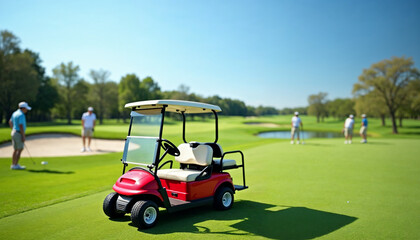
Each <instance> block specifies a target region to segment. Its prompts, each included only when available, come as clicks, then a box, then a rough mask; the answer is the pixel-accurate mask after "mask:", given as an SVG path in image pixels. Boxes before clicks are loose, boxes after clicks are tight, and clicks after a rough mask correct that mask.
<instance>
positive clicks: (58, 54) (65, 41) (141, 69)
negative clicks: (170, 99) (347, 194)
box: [0, 0, 420, 108]
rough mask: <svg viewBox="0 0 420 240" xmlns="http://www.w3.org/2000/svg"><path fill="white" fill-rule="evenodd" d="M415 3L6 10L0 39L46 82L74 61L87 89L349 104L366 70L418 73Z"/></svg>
mask: <svg viewBox="0 0 420 240" xmlns="http://www.w3.org/2000/svg"><path fill="white" fill-rule="evenodd" d="M419 12H420V1H415V0H413V1H405V0H400V1H397V0H395V1H386V0H385V1H359V0H356V1H345V0H338V1H333V0H330V1H325V0H320V1H315V0H297V1H284V0H276V1H266V0H261V1H256V0H255V1H247V0H235V1H229V0H228V1H226V0H223V1H204V0H202V1H176V0H168V1H159V0H158V1H107V0H102V1H80V0H75V1H56V0H55V1H43V0H38V1H29V0H28V1H24V0H15V1H10V0H9V1H5V0H0V30H9V31H11V32H13V33H14V34H15V35H16V36H18V37H19V38H20V39H21V47H22V48H29V49H31V50H33V51H35V52H38V53H40V57H41V59H42V60H43V66H44V67H46V70H47V74H48V75H52V69H53V68H54V67H55V66H57V65H58V64H60V63H62V62H65V63H67V62H69V61H73V62H74V63H75V64H77V65H79V66H80V68H81V71H80V75H81V77H84V78H85V79H86V80H88V81H90V79H89V77H88V72H89V71H90V70H91V69H94V70H99V69H104V70H107V71H109V72H110V73H111V79H112V80H114V81H119V80H120V78H121V77H122V76H124V75H125V74H128V73H135V74H137V75H138V76H139V77H140V78H144V77H146V76H151V77H153V79H154V80H155V81H157V82H158V84H159V85H160V86H161V88H162V90H174V89H177V88H178V87H179V86H180V85H181V84H184V85H186V86H188V87H190V91H191V92H194V93H197V94H200V95H202V96H212V95H219V96H221V97H224V98H234V99H240V100H243V101H244V102H245V103H246V104H249V105H253V106H258V105H265V106H274V107H277V108H283V107H297V106H306V105H307V98H308V96H309V95H310V94H315V93H318V92H321V91H322V92H327V93H328V98H329V99H334V98H338V97H352V95H351V90H352V87H353V84H354V83H356V82H357V79H358V76H359V75H360V74H361V73H362V70H363V69H364V68H368V67H370V65H371V64H373V63H376V62H378V61H381V60H383V59H389V58H391V57H392V56H399V57H400V56H406V57H413V59H414V61H415V62H416V67H417V68H419V63H420V27H419V26H420V14H418V13H419Z"/></svg>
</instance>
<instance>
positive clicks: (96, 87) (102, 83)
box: [89, 69, 111, 124]
mask: <svg viewBox="0 0 420 240" xmlns="http://www.w3.org/2000/svg"><path fill="white" fill-rule="evenodd" d="M110 75H111V74H110V73H109V72H108V71H105V70H102V69H101V70H97V71H95V70H90V72H89V76H90V77H91V78H92V79H93V86H92V97H93V103H94V105H95V108H96V114H97V115H98V117H99V124H102V123H103V119H104V114H105V102H106V97H107V95H106V91H107V89H106V86H107V85H106V83H107V82H108V81H109V76H110Z"/></svg>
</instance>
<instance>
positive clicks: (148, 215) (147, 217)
mask: <svg viewBox="0 0 420 240" xmlns="http://www.w3.org/2000/svg"><path fill="white" fill-rule="evenodd" d="M156 218H157V211H156V209H155V208H154V207H148V208H146V210H145V211H144V214H143V219H144V222H145V223H147V224H152V223H154V222H155V220H156Z"/></svg>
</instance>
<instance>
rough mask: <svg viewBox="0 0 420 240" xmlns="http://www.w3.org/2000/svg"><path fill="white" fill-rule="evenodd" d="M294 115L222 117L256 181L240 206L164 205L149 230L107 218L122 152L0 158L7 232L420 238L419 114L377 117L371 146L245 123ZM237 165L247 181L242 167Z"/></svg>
mask: <svg viewBox="0 0 420 240" xmlns="http://www.w3.org/2000/svg"><path fill="white" fill-rule="evenodd" d="M288 119H290V117H287V118H286V117H272V118H259V119H243V118H222V119H221V120H220V131H221V132H220V136H219V138H220V142H221V144H222V146H223V147H224V150H226V151H228V150H235V149H242V150H244V153H245V157H246V158H245V160H246V174H247V178H246V180H247V185H249V186H250V188H249V189H248V190H245V191H241V192H238V193H237V194H236V195H235V197H236V199H235V204H234V207H233V208H232V209H231V210H229V211H226V212H220V211H215V210H213V209H211V208H206V207H202V208H198V209H195V210H191V211H184V212H181V213H173V214H169V213H167V212H166V211H165V210H164V209H161V210H162V212H161V214H160V221H159V223H158V225H157V226H156V227H155V228H153V229H149V230H144V231H139V230H138V229H137V228H135V227H133V226H131V225H130V219H129V217H125V218H123V219H120V220H118V221H112V220H110V219H108V218H107V217H106V216H105V215H104V214H103V212H102V209H101V208H102V201H103V199H104V198H105V196H106V195H107V194H108V193H109V192H111V191H112V185H113V183H114V182H115V180H116V179H117V178H118V177H119V176H120V174H121V170H122V166H121V163H120V162H119V159H120V158H121V153H114V154H105V155H97V156H83V157H63V158H35V159H34V160H35V161H36V162H38V163H39V162H40V161H48V162H49V164H48V165H47V167H45V168H44V167H43V166H41V165H35V166H33V165H32V164H31V162H30V160H29V159H27V158H26V159H25V158H24V159H22V162H23V163H24V164H25V165H26V166H28V170H27V171H10V169H9V167H10V159H6V158H3V159H0V189H1V191H0V202H1V203H2V204H1V205H0V236H4V237H5V239H64V238H67V239H89V238H91V239H165V240H166V239H245V238H246V239H312V238H320V239H419V238H420V230H418V229H420V222H419V221H418V216H419V215H420V201H418V199H420V188H419V187H418V186H420V178H419V176H420V163H419V157H418V156H420V149H419V148H418V146H419V145H420V138H419V135H418V131H419V129H420V123H419V122H418V121H406V122H405V123H406V125H407V129H404V131H407V133H405V134H402V136H398V138H393V135H392V134H388V133H387V132H388V131H389V130H390V128H386V129H382V127H380V126H378V125H380V124H379V123H380V122H379V121H375V120H371V122H370V124H371V128H370V131H372V133H374V134H377V136H376V137H371V138H369V143H368V144H360V143H358V141H354V144H352V145H345V144H343V141H344V140H343V139H307V140H306V144H305V145H290V144H289V141H287V140H275V139H260V138H258V137H256V136H254V134H255V133H257V132H259V131H264V130H266V128H264V127H257V126H249V125H245V124H242V122H244V121H258V122H276V123H279V124H288V121H289V120H288ZM303 121H304V123H305V122H306V125H305V126H307V128H308V129H310V128H314V129H315V128H316V126H317V125H316V124H315V123H314V119H313V118H307V119H305V118H304V119H303ZM311 125H312V126H311ZM341 125H342V123H341V122H337V123H335V122H333V121H331V122H325V123H321V124H319V125H318V126H319V129H325V130H330V131H332V130H335V129H336V128H338V129H339V130H341V127H342V126H341ZM188 126H190V127H191V131H190V132H191V133H194V134H195V135H197V136H198V137H199V138H205V137H207V136H208V134H211V133H210V132H211V131H210V130H208V129H209V127H210V129H211V127H213V125H212V124H211V123H210V122H206V123H199V122H194V123H193V124H191V125H188ZM188 126H187V127H188ZM71 127H73V126H71ZM177 127H179V125H177V124H173V125H170V126H169V128H168V129H167V130H166V132H165V134H166V135H165V137H166V138H168V139H170V140H171V141H174V142H179V141H181V140H180V138H179V137H177V135H178V133H179V130H178V128H177ZM33 128H46V129H47V130H48V129H50V127H48V126H34V127H33ZM61 128H66V129H65V130H67V126H59V125H57V126H53V127H51V129H54V131H55V130H58V131H59V130H63V129H61ZM77 128H78V126H75V127H74V129H76V130H77V131H80V129H77ZM101 128H103V129H101ZM280 128H281V127H280ZM71 129H72V128H71ZM65 130H63V131H65ZM76 130H74V131H76ZM339 130H338V131H339ZM72 131H73V130H72ZM97 131H98V134H99V132H102V131H103V132H107V134H109V133H112V132H114V133H115V134H116V135H117V134H122V135H124V134H126V131H127V129H126V126H124V125H122V124H121V125H118V124H110V125H105V126H99V127H98V130H97ZM118 131H123V133H118ZM0 136H1V135H0ZM187 139H188V136H187ZM191 140H193V139H191ZM194 140H195V139H194ZM231 173H232V175H233V177H234V180H235V181H237V182H238V183H240V182H241V181H240V179H241V178H240V174H239V171H238V170H232V172H231Z"/></svg>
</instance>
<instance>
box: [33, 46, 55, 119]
mask: <svg viewBox="0 0 420 240" xmlns="http://www.w3.org/2000/svg"><path fill="white" fill-rule="evenodd" d="M25 52H27V53H29V54H30V55H31V56H32V58H33V59H34V62H33V65H32V67H33V69H34V70H35V71H36V73H37V79H38V80H37V81H38V82H40V85H39V87H38V91H37V94H36V98H35V100H34V101H33V102H32V103H31V106H32V110H31V111H30V112H29V113H28V117H29V119H30V120H31V121H47V120H51V109H52V108H53V107H54V105H55V104H56V103H57V101H58V99H59V97H58V90H57V86H55V85H54V84H53V83H52V82H51V78H49V77H48V76H46V75H45V68H44V67H42V66H41V62H42V60H41V58H40V57H39V54H37V53H34V52H32V51H30V50H25Z"/></svg>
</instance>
